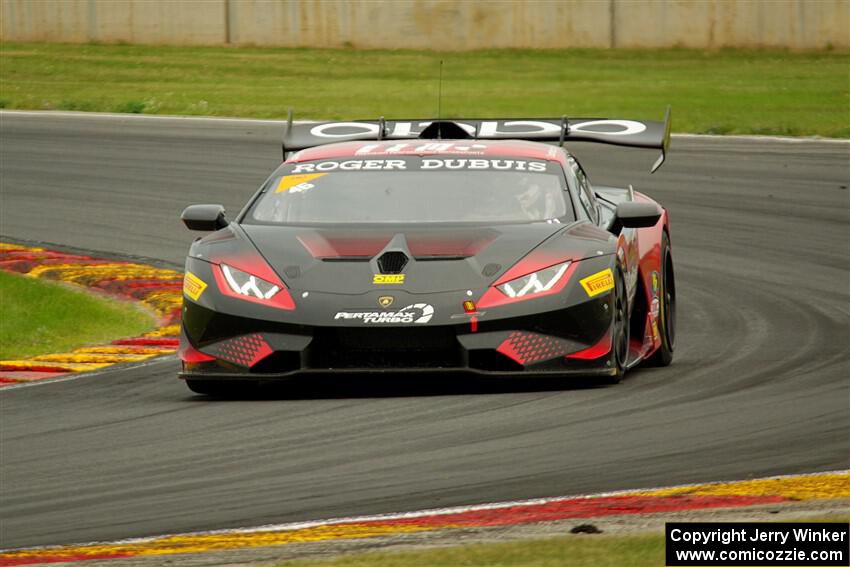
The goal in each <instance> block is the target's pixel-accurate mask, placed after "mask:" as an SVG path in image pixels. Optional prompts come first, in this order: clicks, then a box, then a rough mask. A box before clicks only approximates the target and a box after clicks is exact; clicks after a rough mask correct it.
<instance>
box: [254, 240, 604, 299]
mask: <svg viewBox="0 0 850 567" xmlns="http://www.w3.org/2000/svg"><path fill="white" fill-rule="evenodd" d="M240 228H241V229H242V230H244V232H245V234H246V235H247V236H248V237H249V238H250V240H251V241H252V242H253V243H254V245H255V246H256V248H257V250H258V251H259V252H260V253H261V254H262V256H263V257H264V258H265V259H266V261H267V262H268V263H269V264H270V265H271V267H272V268H273V269H274V270H275V271H276V272H277V273H278V274H279V275H280V276H281V277H282V278H283V279H284V281H285V282H286V284H287V286H288V287H289V288H290V289H292V290H297V291H302V290H303V291H313V292H322V293H338V294H364V293H368V292H374V291H375V289H376V287H381V288H384V287H385V288H386V289H387V290H388V291H390V290H391V289H393V288H398V287H401V286H402V285H403V288H404V290H405V291H407V292H409V293H413V294H425V293H440V292H446V291H456V290H465V289H480V288H483V287H486V286H489V285H490V284H491V283H493V282H494V281H495V280H496V279H498V277H499V276H500V275H502V274H503V273H504V272H505V271H506V270H507V269H509V268H510V267H511V266H513V265H514V264H516V263H517V262H518V261H519V260H520V259H522V258H523V257H524V256H526V255H527V254H528V253H529V252H530V251H532V250H534V249H535V248H537V247H538V246H540V245H541V243H543V242H546V241H549V240H556V241H558V242H559V245H558V246H557V248H558V251H559V253H560V252H562V253H563V256H562V258H561V259H567V258H574V259H578V258H581V257H585V256H588V255H591V252H588V251H589V250H590V249H591V248H592V249H593V251H594V252H593V253H595V250H596V249H597V248H599V246H600V238H599V236H600V235H598V234H595V233H594V234H590V235H586V236H590V238H587V237H582V234H581V231H582V230H585V231H586V229H588V228H591V227H588V226H587V225H586V224H584V225H582V224H579V225H575V224H574V225H571V226H568V227H565V226H564V225H561V224H557V223H553V224H550V223H534V224H521V225H497V226H488V227H462V228H457V227H448V228H447V227H445V226H443V227H433V228H430V227H429V228H415V229H411V228H409V227H407V228H398V227H397V228H392V227H387V228H378V229H376V228H368V229H352V228H345V229H342V228H302V227H284V226H266V225H241V226H240ZM594 230H595V229H594ZM576 231H578V232H576ZM558 233H560V234H559V235H558ZM555 235H558V236H557V237H556V238H554V239H553V238H552V237H553V236H555ZM387 251H395V252H401V253H403V254H404V255H405V256H406V262H405V264H404V266H403V268H402V269H401V270H400V271H399V272H398V275H401V274H403V284H401V282H399V283H388V284H379V283H376V282H377V281H378V280H379V279H380V278H378V280H376V278H375V276H376V275H381V274H382V272H385V271H386V270H382V269H381V265H380V264H379V262H378V258H379V257H380V256H381V255H383V254H384V253H385V252H387ZM390 279H392V278H390Z"/></svg>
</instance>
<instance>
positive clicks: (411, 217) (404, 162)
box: [246, 156, 573, 224]
mask: <svg viewBox="0 0 850 567" xmlns="http://www.w3.org/2000/svg"><path fill="white" fill-rule="evenodd" d="M565 197H566V195H565V182H564V176H563V172H562V170H561V167H560V165H558V164H557V163H551V162H546V161H540V160H529V159H501V158H500V159H492V158H465V157H460V158H458V157H454V156H453V157H434V156H430V157H418V156H415V157H404V158H394V159H344V160H326V161H317V162H307V163H297V164H292V165H289V166H286V167H285V168H284V169H283V170H282V171H281V174H280V175H279V176H277V177H275V178H273V179H272V180H271V181H270V183H269V184H268V185H267V186H266V189H265V190H264V192H263V194H262V195H261V196H260V198H259V199H258V200H257V201H256V203H255V204H254V206H253V207H252V209H251V210H250V212H249V214H248V215H247V217H246V220H247V221H248V222H251V221H255V222H260V223H273V224H316V223H333V224H345V223H370V224H371V223H405V224H408V223H438V222H445V223H487V222H491V223H516V222H541V221H550V222H559V221H563V220H573V218H572V215H573V212H572V207H568V205H567V201H566V198H565ZM565 217H567V218H566V219H565Z"/></svg>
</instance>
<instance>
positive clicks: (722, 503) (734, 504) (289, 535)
mask: <svg viewBox="0 0 850 567" xmlns="http://www.w3.org/2000/svg"><path fill="white" fill-rule="evenodd" d="M839 498H840V499H846V498H850V472H848V471H842V472H832V473H818V474H810V475H798V476H784V477H774V478H766V479H758V480H750V481H742V482H724V483H712V484H702V485H690V486H680V487H672V488H662V489H653V490H637V491H625V492H618V493H612V494H603V495H596V496H582V497H567V498H547V499H541V500H531V501H524V502H505V503H499V504H486V505H481V506H472V507H466V508H452V509H444V510H430V511H423V512H412V513H407V514H398V515H392V516H373V517H364V518H349V519H338V520H326V521H317V522H310V523H302V524H288V525H280V526H264V527H261V528H252V529H240V530H222V531H217V532H207V533H195V534H182V535H168V536H159V537H151V538H144V539H136V540H125V541H122V542H117V543H94V544H87V545H69V546H56V547H49V548H36V549H20V550H11V551H5V552H0V567H7V566H12V565H31V564H36V563H56V562H65V561H87V560H94V559H101V560H102V559H112V558H128V557H144V556H160V555H171V554H178V553H200V552H209V551H227V550H238V549H247V548H253V547H269V546H281V545H289V544H293V543H303V542H317V541H329V540H341V539H363V538H371V537H379V536H388V535H397V534H409V533H416V532H426V531H433V530H450V529H458V528H469V527H487V526H507V525H517V524H529V523H534V522H551V521H557V520H568V519H571V518H591V517H602V516H622V515H628V514H652V513H665V512H680V511H687V510H700V509H711V508H742V507H746V506H753V505H759V504H779V503H785V502H794V501H800V500H831V499H839Z"/></svg>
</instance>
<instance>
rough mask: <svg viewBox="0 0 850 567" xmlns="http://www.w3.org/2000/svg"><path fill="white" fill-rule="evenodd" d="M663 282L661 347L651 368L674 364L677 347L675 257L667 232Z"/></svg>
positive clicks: (662, 264)
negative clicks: (675, 348)
mask: <svg viewBox="0 0 850 567" xmlns="http://www.w3.org/2000/svg"><path fill="white" fill-rule="evenodd" d="M659 279H660V280H661V281H660V282H659V284H660V289H659V290H658V295H659V311H658V332H659V334H660V335H661V346H660V347H659V348H658V350H657V351H655V353H654V354H653V355H652V356H651V357H650V358H649V360H648V361H647V362H649V364H650V365H651V366H668V365H669V364H670V363H671V362H673V349H674V347H675V346H676V279H675V277H674V272H673V256H672V255H671V254H670V238H669V237H668V236H667V232H666V231H665V232H664V236H663V237H662V239H661V277H660V278H659Z"/></svg>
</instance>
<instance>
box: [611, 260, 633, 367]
mask: <svg viewBox="0 0 850 567" xmlns="http://www.w3.org/2000/svg"><path fill="white" fill-rule="evenodd" d="M627 301H628V300H627V298H626V282H625V280H624V279H623V273H622V272H621V271H620V270H617V272H616V276H615V278H614V322H613V324H612V330H611V350H612V353H611V363H612V364H613V366H614V373H613V374H612V375H611V376H610V380H609V382H611V383H614V384H616V383H617V382H619V381H620V380H622V379H623V376H625V374H626V364H627V363H628V359H629V318H628V303H627Z"/></svg>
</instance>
